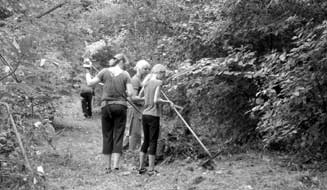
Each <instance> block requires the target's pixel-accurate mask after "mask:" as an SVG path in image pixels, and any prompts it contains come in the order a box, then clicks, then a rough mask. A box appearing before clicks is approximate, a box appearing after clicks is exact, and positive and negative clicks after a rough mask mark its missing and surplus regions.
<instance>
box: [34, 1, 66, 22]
mask: <svg viewBox="0 0 327 190" xmlns="http://www.w3.org/2000/svg"><path fill="white" fill-rule="evenodd" d="M66 3H67V2H66V1H65V2H63V3H60V4H58V5H56V6H54V7H53V8H51V9H49V10H47V11H45V12H44V13H41V14H39V15H38V16H36V18H41V17H43V16H45V15H47V14H49V13H51V12H53V11H55V10H56V9H58V8H60V7H62V6H63V5H65V4H66Z"/></svg>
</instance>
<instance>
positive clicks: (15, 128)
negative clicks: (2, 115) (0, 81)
mask: <svg viewBox="0 0 327 190" xmlns="http://www.w3.org/2000/svg"><path fill="white" fill-rule="evenodd" d="M0 105H3V106H5V107H6V108H7V112H8V114H9V118H10V121H11V124H12V127H13V128H14V132H15V134H16V137H17V140H18V144H19V147H20V149H21V151H22V153H23V156H24V159H25V164H26V167H27V169H28V170H29V171H30V172H33V170H32V167H31V165H30V162H29V160H28V158H27V155H26V151H25V149H24V146H23V143H22V140H21V138H20V135H19V132H18V130H17V126H16V123H15V120H14V118H13V116H12V114H11V112H10V108H9V105H8V104H7V103H5V102H0Z"/></svg>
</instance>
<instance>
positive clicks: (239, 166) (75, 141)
mask: <svg viewBox="0 0 327 190" xmlns="http://www.w3.org/2000/svg"><path fill="white" fill-rule="evenodd" d="M67 108H69V109H71V110H70V113H71V114H68V115H70V117H67V118H63V121H67V122H69V123H70V124H71V126H72V127H71V128H69V129H66V130H65V131H64V132H63V133H62V134H61V135H60V136H59V137H57V138H56V139H55V142H54V144H55V146H56V148H57V151H54V150H51V148H49V147H43V149H42V154H41V155H40V158H41V161H42V162H43V167H44V170H45V173H46V179H47V181H48V188H47V189H49V190H57V189H58V190H65V189H67V190H71V189H74V190H120V189H121V190H155V189H158V190H159V189H160V190H162V189H165V190H184V189H185V190H196V189H201V190H202V189H205V190H209V189H210V190H277V189H283V190H300V189H323V188H322V186H323V182H326V181H324V180H323V178H319V179H318V178H317V179H316V181H317V182H318V185H317V184H316V185H315V184H313V183H311V184H309V183H305V182H303V181H301V179H302V178H303V177H304V176H306V175H308V174H307V173H304V172H297V171H288V170H286V169H285V168H281V167H279V166H277V165H276V164H274V163H273V162H272V161H271V160H270V159H269V158H267V157H260V156H258V155H256V154H243V155H235V156H231V157H225V158H221V159H220V160H216V163H217V167H216V169H215V170H212V171H208V170H204V169H203V168H201V167H198V163H199V161H197V160H180V161H175V162H174V163H172V164H163V165H159V166H157V169H158V170H159V172H160V174H159V175H157V176H151V177H149V176H147V175H142V176H139V175H137V174H136V172H135V171H134V170H133V167H134V166H135V164H136V162H135V160H134V159H133V157H132V156H131V154H124V156H123V158H124V159H123V161H122V170H121V171H119V172H117V173H111V174H105V173H104V170H103V168H104V162H103V160H102V155H101V154H100V152H101V143H102V142H101V140H102V137H101V126H100V120H99V118H94V119H92V120H84V119H82V117H81V116H80V114H76V113H74V112H76V110H79V102H78V101H77V100H74V101H72V102H71V104H69V105H67ZM136 154H137V153H135V156H136ZM312 179H313V178H312Z"/></svg>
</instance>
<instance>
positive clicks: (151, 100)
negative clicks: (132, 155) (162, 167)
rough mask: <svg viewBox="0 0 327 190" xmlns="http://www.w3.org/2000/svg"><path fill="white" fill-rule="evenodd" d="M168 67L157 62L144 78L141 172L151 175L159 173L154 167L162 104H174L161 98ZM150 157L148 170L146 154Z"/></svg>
mask: <svg viewBox="0 0 327 190" xmlns="http://www.w3.org/2000/svg"><path fill="white" fill-rule="evenodd" d="M166 71H167V69H166V67H165V66H164V65H161V64H156V65H154V66H153V68H152V69H151V73H150V74H149V75H148V76H147V77H146V78H145V79H144V81H143V85H144V110H143V115H142V124H143V133H144V141H143V144H142V147H141V151H140V163H139V164H140V165H139V170H138V171H139V174H144V173H145V172H148V174H149V175H153V174H156V173H158V172H157V171H156V170H155V169H154V163H155V154H156V150H157V142H158V138H159V127H160V115H161V104H162V103H169V104H170V105H171V106H174V104H173V103H172V102H171V101H169V100H163V99H161V98H160V93H161V85H162V83H163V81H162V80H163V79H164V77H165V74H166ZM147 153H148V154H149V155H148V158H149V169H148V171H147V170H146V169H145V168H144V159H145V155H146V154H147Z"/></svg>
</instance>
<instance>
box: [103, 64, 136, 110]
mask: <svg viewBox="0 0 327 190" xmlns="http://www.w3.org/2000/svg"><path fill="white" fill-rule="evenodd" d="M97 77H98V78H99V79H100V81H101V82H103V83H104V86H103V92H102V97H101V100H102V101H117V102H121V103H122V104H124V105H125V104H126V102H125V101H126V97H127V95H126V84H127V83H128V82H129V80H130V78H129V74H128V73H127V72H126V71H117V70H115V69H113V68H106V69H102V70H101V71H100V72H99V74H98V75H97ZM124 102H125V103H124Z"/></svg>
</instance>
